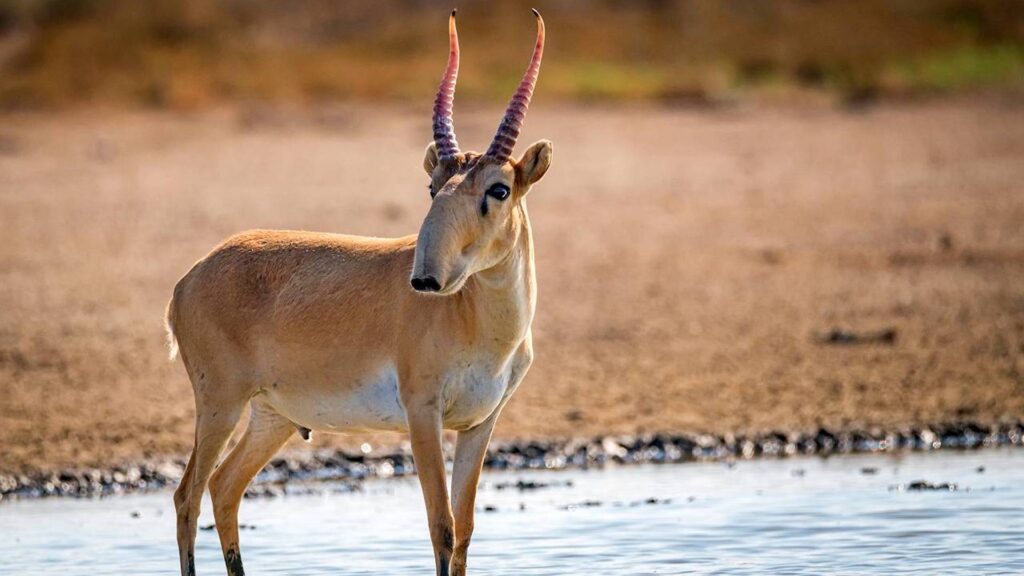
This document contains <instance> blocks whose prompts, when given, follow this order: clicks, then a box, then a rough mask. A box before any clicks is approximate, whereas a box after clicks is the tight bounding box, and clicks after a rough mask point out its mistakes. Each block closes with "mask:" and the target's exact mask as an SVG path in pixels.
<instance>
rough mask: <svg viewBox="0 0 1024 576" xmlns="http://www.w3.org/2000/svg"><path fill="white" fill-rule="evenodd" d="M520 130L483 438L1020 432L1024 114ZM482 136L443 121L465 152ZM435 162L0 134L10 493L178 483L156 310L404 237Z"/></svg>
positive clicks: (282, 138)
mask: <svg viewBox="0 0 1024 576" xmlns="http://www.w3.org/2000/svg"><path fill="white" fill-rule="evenodd" d="M534 108H535V109H534V110H533V111H531V115H530V118H529V120H528V123H527V127H526V130H525V133H524V135H523V137H522V138H521V141H522V143H523V144H526V143H528V142H530V141H532V140H534V139H537V138H541V137H546V138H550V139H552V140H553V141H554V143H555V161H554V165H553V168H552V170H551V171H550V172H549V174H548V176H547V177H546V178H545V180H544V181H543V182H542V183H541V184H540V185H538V187H537V188H536V189H535V190H534V191H533V192H532V194H531V196H530V198H529V203H530V209H531V216H532V218H533V223H534V228H535V234H536V241H537V245H538V250H537V256H538V267H539V270H538V276H539V283H540V290H541V293H540V305H539V311H538V316H537V320H536V322H535V325H534V326H535V327H534V331H535V332H534V333H535V344H536V350H537V359H536V363H535V364H534V368H533V370H532V372H531V374H530V376H529V377H528V378H527V380H526V382H525V383H524V384H523V386H522V387H521V388H520V391H519V392H518V393H517V395H516V397H515V398H514V400H513V401H512V402H511V404H510V406H509V407H508V409H507V411H506V413H505V415H504V418H503V421H502V422H501V424H500V426H499V430H498V436H500V437H503V438H527V437H552V436H569V435H577V434H595V433H612V432H617V433H632V432H638V431H655V430H659V431H676V430H685V431H712V432H726V431H753V430H760V429H766V428H775V429H797V428H812V427H815V426H818V425H826V426H834V427H843V426H899V425H903V424H911V423H927V422H931V421H940V420H941V421H949V420H959V419H972V420H977V421H985V422H995V421H999V420H1004V419H1018V418H1021V417H1024V101H1021V100H1020V99H1019V98H1017V99H1014V98H1009V99H1006V98H1003V99H980V98H978V99H971V100H957V101H944V102H933V103H917V104H902V105H901V104H885V105H881V106H878V107H874V108H870V109H867V110H861V111H856V112H851V111H844V110H837V109H832V108H820V109H813V110H808V109H780V108H772V109H763V108H744V107H737V108H727V109H719V110H692V109H667V108H647V109H621V108H619V109H602V108H599V107H594V108H583V107H577V108H569V107H555V106H547V105H543V104H542V103H539V104H538V105H537V106H535V107H534ZM499 113H500V110H499V108H498V107H495V109H493V110H492V109H488V110H483V111H481V110H475V111H474V110H469V111H467V110H465V109H459V110H457V117H456V121H457V124H458V130H459V140H460V142H462V143H463V145H464V147H467V148H481V147H483V146H485V145H486V142H487V141H488V137H489V136H490V135H491V134H492V133H493V128H494V125H495V123H496V121H497V119H498V115H499ZM428 134H429V117H428V115H427V112H426V110H423V111H420V113H414V112H413V111H408V110H397V109H377V108H368V109H354V108H339V109H331V110H324V111H295V112H281V111H266V110H237V109H233V110H221V111H216V112H208V113H201V114H197V115H191V116H189V115H185V116H183V115H172V114H160V113H155V112H152V113H141V112H140V113H126V112H117V113H114V112H73V113H62V114H59V115H52V116H48V115H42V114H34V115H26V116H7V117H4V118H3V119H2V120H0V472H14V471H28V470H40V469H50V468H54V467H62V466H76V465H86V464H89V465H100V466H103V465H112V464H115V463H122V462H125V461H129V460H134V459H138V458H143V457H152V456H161V455H175V456H180V455H184V454H186V453H187V450H188V449H189V448H190V446H191V441H192V413H193V405H192V392H191V389H190V386H189V383H188V381H187V379H186V377H185V373H184V370H183V369H182V367H181V365H180V363H179V362H174V363H171V362H168V360H167V350H166V347H165V343H164V332H163V326H162V316H163V312H164V306H165V305H166V303H167V300H168V298H169V297H170V294H171V289H172V287H173V285H174V283H175V281H176V280H177V279H178V278H179V277H180V276H181V275H182V274H184V273H185V272H186V271H187V270H188V268H189V267H190V266H191V264H192V263H193V262H194V261H195V260H197V259H199V258H201V257H202V256H203V255H204V254H205V253H206V252H207V251H208V250H209V249H210V248H211V247H212V246H213V245H214V244H216V243H217V242H219V241H220V240H221V239H223V238H224V237H226V236H227V235H229V234H232V233H234V232H238V231H241V230H245V229H248V228H292V229H309V230H322V231H338V232H348V233H357V234H370V235H404V234H409V233H414V232H415V231H416V230H417V228H418V225H419V222H420V219H421V217H422V215H423V214H424V213H425V211H426V209H427V206H428V203H429V201H430V198H429V195H428V193H427V190H426V184H427V179H426V177H425V175H424V174H423V172H422V169H421V160H422V152H423V147H424V146H425V144H426V141H427V138H428ZM522 148H523V146H522V145H521V146H520V149H522ZM834 329H839V330H844V331H847V332H848V333H849V334H847V333H842V334H835V335H834V336H835V338H833V339H835V340H843V339H844V338H846V337H847V336H851V337H855V336H864V335H867V336H871V335H872V334H873V333H877V332H880V331H887V330H891V331H894V332H890V334H889V335H890V336H891V338H880V339H879V341H876V342H869V343H860V344H843V343H835V342H827V341H823V339H825V340H827V336H828V334H829V332H830V331H832V330H834ZM363 440H364V439H362V438H357V439H328V438H324V437H321V438H319V439H318V440H317V442H318V443H328V442H335V443H337V442H347V443H351V442H361V441H363ZM371 440H372V441H373V442H394V441H396V439H395V438H393V437H386V438H385V437H379V438H372V439H371Z"/></svg>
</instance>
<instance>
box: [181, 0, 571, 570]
mask: <svg viewBox="0 0 1024 576" xmlns="http://www.w3.org/2000/svg"><path fill="white" fill-rule="evenodd" d="M534 14H535V15H536V17H537V43H536V45H535V47H534V50H533V56H532V58H531V60H530V65H529V67H528V68H527V70H526V74H525V75H524V77H523V80H522V82H521V83H520V85H519V88H518V90H517V91H516V93H515V95H514V96H513V97H512V100H511V102H510V103H509V106H508V109H507V111H506V112H505V116H504V118H503V119H502V121H501V123H500V124H499V127H498V131H497V134H496V135H495V136H494V140H493V141H492V142H491V144H490V147H489V148H488V149H487V152H485V153H484V154H482V155H481V154H477V153H474V152H460V151H459V146H458V143H457V142H456V139H455V130H454V126H453V123H452V101H453V98H454V92H455V81H456V76H457V75H458V69H459V44H458V36H457V33H456V29H455V12H454V11H453V12H452V15H451V18H450V19H449V23H448V30H449V43H450V51H449V56H448V66H447V68H446V70H445V72H444V75H443V77H442V80H441V85H440V87H439V88H438V93H437V97H436V99H435V102H434V117H433V133H434V141H433V142H431V143H430V145H428V146H427V149H426V156H425V158H424V160H423V167H424V169H425V170H426V172H427V174H428V175H429V176H430V194H431V197H432V198H433V200H432V203H431V206H430V210H429V211H428V212H427V216H426V218H425V219H424V220H423V224H422V226H421V227H420V230H419V234H418V235H416V236H406V237H404V238H394V239H383V238H367V237H359V236H344V235H338V234H318V233H311V232H282V231H265V230H260V231H252V232H246V233H243V234H239V235H237V236H234V237H232V238H229V239H228V240H226V241H225V242H224V243H223V244H221V245H220V246H218V247H217V248H215V249H214V250H213V252H211V253H210V254H209V255H208V256H206V257H205V258H203V259H202V260H201V261H199V262H198V263H197V264H196V265H195V266H194V267H193V268H192V269H191V270H190V271H189V272H188V274H186V275H185V277H184V278H182V279H181V280H180V281H179V282H178V284H177V285H176V286H175V288H174V296H173V297H172V299H171V301H170V304H168V307H167V327H168V332H169V339H170V342H171V349H172V353H171V355H172V357H173V356H174V354H175V352H176V351H177V352H180V355H181V358H182V361H183V363H184V365H185V369H186V371H187V372H188V376H189V379H190V380H191V381H192V388H193V391H194V393H195V402H196V428H195V446H194V448H193V450H192V456H191V457H190V458H189V462H188V465H187V467H186V469H185V473H184V476H183V477H182V479H181V484H180V485H179V487H178V489H177V491H176V492H175V494H174V503H175V507H176V509H177V522H178V549H179V554H180V560H181V573H182V574H183V575H189V576H191V575H193V574H195V563H194V550H195V536H196V522H197V517H198V515H199V508H200V501H201V499H202V495H203V491H204V490H205V488H206V486H207V484H209V487H210V495H211V497H212V499H213V509H214V515H215V520H216V526H217V532H218V534H219V535H220V542H221V548H222V550H223V553H224V560H225V563H226V564H227V569H228V573H229V574H231V575H234V576H237V575H240V574H242V573H243V571H242V560H241V555H240V553H239V542H238V518H237V516H238V507H239V503H240V501H241V498H242V495H243V493H244V491H245V489H246V486H247V485H248V484H249V482H250V481H251V480H252V478H253V477H254V476H255V475H256V473H257V472H259V470H260V469H261V468H262V467H263V466H264V465H265V464H266V463H267V462H268V461H269V460H270V458H271V457H272V456H273V454H274V453H275V452H277V450H278V449H280V448H281V446H283V445H284V444H285V442H286V441H287V440H288V439H289V438H290V437H291V436H292V434H294V433H295V432H296V430H300V431H302V432H303V433H304V434H305V433H308V431H309V430H315V431H322V432H364V431H376V430H387V431H407V432H408V433H409V435H410V438H411V443H412V451H413V458H414V460H415V463H416V469H417V473H418V475H419V481H420V485H421V488H422V490H423V498H424V501H425V503H426V508H427V515H428V520H429V528H430V538H431V541H432V543H433V547H434V559H435V563H436V570H437V574H446V575H447V574H451V575H453V576H455V575H458V576H461V575H463V574H465V572H466V552H467V550H468V547H469V540H470V536H471V535H472V533H473V504H474V500H475V498H476V487H477V481H478V479H479V476H480V468H481V466H482V463H483V459H484V454H485V451H486V448H487V444H488V442H489V440H490V437H491V431H492V430H493V429H494V423H495V421H496V420H497V419H498V415H499V414H500V413H501V410H502V407H504V406H505V403H506V402H507V401H508V399H509V397H510V396H511V395H512V393H513V392H514V391H515V390H516V387H517V386H519V383H520V382H521V381H522V380H523V376H524V375H525V374H526V371H527V369H528V368H529V367H530V363H531V362H532V358H533V351H532V344H531V335H530V324H531V322H532V320H533V316H534V310H535V306H536V280H535V277H534V259H533V239H532V236H531V232H530V220H529V218H528V216H527V212H526V195H527V192H529V190H530V187H531V186H532V185H533V184H535V183H536V182H537V181H538V180H540V179H541V177H542V176H544V173H545V172H547V170H548V167H549V166H550V164H551V143H550V142H548V141H546V140H541V141H539V142H537V143H535V144H533V145H532V146H530V148H529V149H528V150H526V152H525V153H524V154H523V155H522V157H520V158H519V159H518V160H516V159H512V158H511V153H512V149H513V147H514V146H515V143H516V138H517V137H518V136H519V131H520V128H521V127H522V123H523V119H524V117H525V114H526V110H527V107H528V106H529V103H530V97H531V96H532V94H533V89H534V85H535V83H536V81H537V74H538V72H539V70H540V61H541V55H542V53H543V50H544V22H543V20H542V19H541V17H540V14H539V13H537V12H536V11H534ZM410 272H411V275H410ZM410 284H411V287H410ZM247 403H248V404H249V405H250V407H251V418H250V421H249V425H248V428H247V429H246V431H245V433H244V435H243V436H242V438H241V439H240V441H239V443H238V445H237V446H235V448H234V449H233V450H232V451H231V453H230V454H229V455H228V456H227V457H226V458H225V460H224V462H223V463H222V464H221V465H220V466H219V467H217V461H218V459H219V457H220V455H221V452H222V451H223V450H224V447H225V444H226V443H227V441H228V439H229V437H230V436H231V434H232V432H233V430H234V428H235V426H236V425H237V423H238V421H239V418H240V416H241V415H242V413H243V409H244V407H245V405H246V404H247ZM442 430H455V431H457V432H458V440H457V444H456V450H455V462H454V469H453V474H452V489H451V499H450V500H449V497H448V493H447V481H446V478H445V464H444V457H443V455H442V450H441V434H442ZM339 537H341V536H340V535H339Z"/></svg>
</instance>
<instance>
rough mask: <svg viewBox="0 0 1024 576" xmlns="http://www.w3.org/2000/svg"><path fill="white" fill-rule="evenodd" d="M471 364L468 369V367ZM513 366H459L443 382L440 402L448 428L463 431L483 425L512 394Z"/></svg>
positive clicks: (461, 364) (476, 363) (489, 363)
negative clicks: (503, 400)
mask: <svg viewBox="0 0 1024 576" xmlns="http://www.w3.org/2000/svg"><path fill="white" fill-rule="evenodd" d="M467 364H468V365H467ZM512 366H513V363H512V362H506V363H505V365H504V366H499V365H497V363H496V362H488V361H476V362H467V363H460V365H458V366H455V367H453V368H452V369H451V371H450V372H449V373H448V374H447V376H446V377H445V378H444V381H443V382H442V385H441V390H440V392H441V401H442V403H443V404H442V406H443V407H444V424H445V428H448V429H452V430H464V429H467V428H472V427H473V426H475V425H477V424H479V423H480V422H483V421H484V420H486V419H487V417H488V416H490V415H491V414H492V413H494V410H495V409H497V407H498V405H499V404H500V403H501V401H502V399H503V398H504V397H505V396H507V395H508V394H511V393H512V390H511V389H510V384H511V381H512Z"/></svg>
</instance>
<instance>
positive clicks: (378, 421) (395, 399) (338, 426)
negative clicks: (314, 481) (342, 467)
mask: <svg viewBox="0 0 1024 576" xmlns="http://www.w3.org/2000/svg"><path fill="white" fill-rule="evenodd" d="M266 399H267V401H268V402H269V403H270V404H271V406H273V407H274V408H275V409H276V410H277V411H278V412H280V413H281V414H282V415H283V416H285V417H286V418H288V419H290V420H291V421H293V422H295V423H296V424H299V425H302V426H304V427H306V428H310V429H312V430H318V431H321V432H372V431H396V432H401V431H405V430H406V429H407V428H408V424H407V420H406V417H405V409H404V408H403V407H402V402H401V400H400V399H399V395H398V373H397V372H396V371H395V368H394V367H393V366H387V367H384V368H382V369H381V370H379V371H378V372H377V373H376V374H373V375H370V376H366V377H362V378H359V379H358V380H357V382H356V384H355V385H354V386H353V385H351V384H349V385H338V386H331V385H327V386H321V387H317V388H315V389H313V390H309V389H307V390H305V391H304V392H301V393H300V392H299V391H298V390H297V391H296V393H295V394H290V393H289V390H288V389H287V388H286V387H283V386H282V387H279V388H277V389H274V390H268V391H267V393H266Z"/></svg>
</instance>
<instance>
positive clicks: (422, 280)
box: [409, 276, 441, 292]
mask: <svg viewBox="0 0 1024 576" xmlns="http://www.w3.org/2000/svg"><path fill="white" fill-rule="evenodd" d="M409 283H410V284H412V289H413V290H415V291H417V292H437V291H439V290H441V283H440V282H438V281H437V278H434V277H433V276H413V277H412V280H410V281H409Z"/></svg>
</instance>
